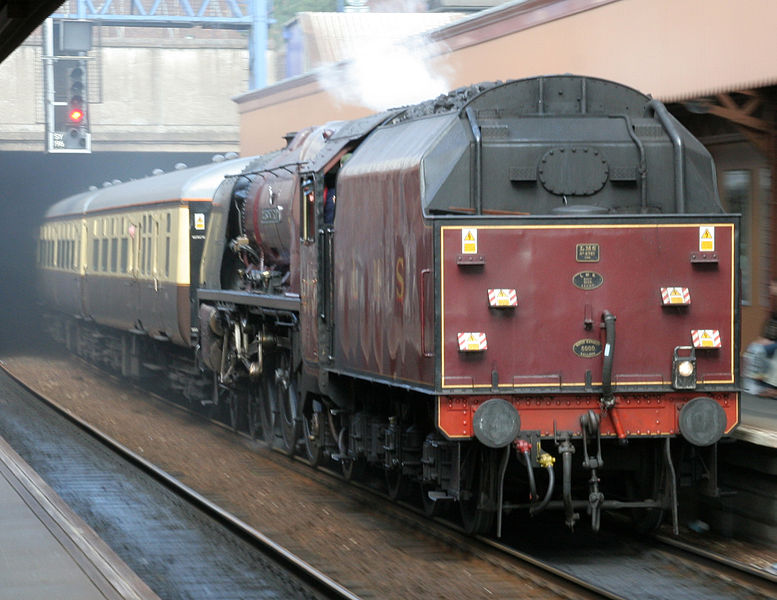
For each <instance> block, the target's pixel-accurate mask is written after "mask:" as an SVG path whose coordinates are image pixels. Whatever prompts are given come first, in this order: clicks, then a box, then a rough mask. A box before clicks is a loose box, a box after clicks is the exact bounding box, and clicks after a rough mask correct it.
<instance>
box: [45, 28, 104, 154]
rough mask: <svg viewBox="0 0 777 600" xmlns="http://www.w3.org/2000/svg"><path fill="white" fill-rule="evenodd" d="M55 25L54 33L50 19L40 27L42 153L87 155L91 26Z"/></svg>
mask: <svg viewBox="0 0 777 600" xmlns="http://www.w3.org/2000/svg"><path fill="white" fill-rule="evenodd" d="M57 25H58V31H56V32H55V31H54V22H53V21H52V19H47V20H46V22H45V24H44V36H45V39H44V45H45V55H46V56H45V73H44V80H45V89H46V95H45V105H46V106H45V109H46V151H47V152H49V153H90V152H91V151H92V134H91V132H90V131H89V100H88V92H89V85H88V73H89V69H88V58H87V56H86V53H87V52H88V51H89V50H90V49H91V47H92V42H91V23H90V22H89V21H64V20H61V21H58V22H57ZM55 34H56V35H55ZM55 42H56V43H55Z"/></svg>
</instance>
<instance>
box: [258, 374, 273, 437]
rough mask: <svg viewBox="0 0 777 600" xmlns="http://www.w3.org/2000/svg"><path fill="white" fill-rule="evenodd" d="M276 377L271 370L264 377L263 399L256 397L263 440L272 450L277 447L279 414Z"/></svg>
mask: <svg viewBox="0 0 777 600" xmlns="http://www.w3.org/2000/svg"><path fill="white" fill-rule="evenodd" d="M274 377H275V371H274V370H272V369H270V370H268V371H266V372H265V373H264V375H262V390H263V393H262V395H261V397H259V396H258V394H257V395H256V396H255V399H256V402H257V411H258V414H259V422H260V423H261V426H262V440H263V441H264V442H265V443H266V444H267V445H268V446H270V448H272V447H273V446H274V445H275V425H276V421H277V420H276V418H275V415H276V414H277V410H276V406H277V398H276V396H275V391H276V390H275V381H273V380H272V378H274Z"/></svg>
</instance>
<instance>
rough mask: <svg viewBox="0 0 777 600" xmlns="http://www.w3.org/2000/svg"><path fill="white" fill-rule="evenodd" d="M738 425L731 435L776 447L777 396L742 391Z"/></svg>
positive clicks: (761, 444) (760, 444)
mask: <svg viewBox="0 0 777 600" xmlns="http://www.w3.org/2000/svg"><path fill="white" fill-rule="evenodd" d="M740 412H741V416H740V423H739V427H737V428H736V429H735V430H734V432H733V435H732V436H731V437H733V438H735V439H738V440H744V441H746V442H751V443H753V444H757V445H759V446H768V447H770V448H777V398H764V397H762V396H754V395H752V394H747V393H744V392H743V393H742V398H741V411H740Z"/></svg>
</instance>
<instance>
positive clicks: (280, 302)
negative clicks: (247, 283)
mask: <svg viewBox="0 0 777 600" xmlns="http://www.w3.org/2000/svg"><path fill="white" fill-rule="evenodd" d="M197 298H198V299H199V300H200V301H208V302H226V303H230V304H240V305H243V306H257V307H261V308H270V309H274V310H287V311H289V312H299V309H300V299H299V296H298V295H297V294H294V295H290V294H285V295H279V294H259V293H253V292H243V291H239V290H205V289H199V290H197Z"/></svg>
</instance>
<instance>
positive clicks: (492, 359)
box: [39, 75, 740, 534]
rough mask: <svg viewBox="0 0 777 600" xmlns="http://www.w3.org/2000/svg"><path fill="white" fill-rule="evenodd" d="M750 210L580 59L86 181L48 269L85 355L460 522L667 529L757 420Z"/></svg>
mask: <svg viewBox="0 0 777 600" xmlns="http://www.w3.org/2000/svg"><path fill="white" fill-rule="evenodd" d="M738 230H739V218H738V216H736V215H730V214H725V213H724V211H723V209H722V208H721V205H720V203H719V199H718V196H717V187H716V180H715V170H714V165H713V163H712V160H711V157H710V155H709V153H708V152H707V151H706V150H705V149H704V147H703V146H702V145H701V144H700V143H699V142H698V141H697V140H696V139H694V137H693V136H692V135H691V134H690V133H689V132H688V131H686V130H685V129H684V128H683V126H682V125H681V124H680V123H679V122H678V121H677V120H675V119H674V118H673V117H672V115H671V114H670V113H669V112H668V111H667V109H666V108H665V106H664V105H663V104H661V103H660V102H658V101H656V100H652V99H650V98H649V97H648V96H645V95H643V94H641V93H639V92H637V91H635V90H633V89H631V88H628V87H625V86H623V85H619V84H617V83H613V82H610V81H605V80H601V79H596V78H590V77H583V76H572V75H564V76H545V77H533V78H529V79H523V80H516V81H509V82H506V83H492V84H479V85H474V86H470V87H466V88H462V89H459V90H456V91H454V92H452V93H450V94H448V95H444V96H441V97H439V98H437V99H435V100H431V101H428V102H424V103H421V104H418V105H414V106H410V107H404V108H399V109H396V110H390V111H386V112H384V113H380V114H375V115H372V116H369V117H366V118H362V119H358V120H354V121H343V122H331V123H327V124H324V125H321V126H317V127H311V128H308V129H306V130H304V131H299V132H297V133H295V134H292V135H289V136H288V138H287V145H286V147H285V148H283V149H282V150H279V151H277V152H274V153H271V154H268V155H264V156H259V157H252V158H239V159H235V160H229V161H224V162H220V163H214V164H211V165H207V166H202V167H197V168H192V169H186V170H182V171H176V172H172V173H168V174H163V175H159V176H155V177H149V178H146V179H143V180H138V181H131V182H128V183H123V184H120V185H114V186H110V187H103V188H101V189H96V190H92V191H89V192H85V193H83V194H79V195H76V196H73V197H71V198H67V199H65V200H63V201H61V202H59V203H58V204H56V205H54V206H53V207H52V208H51V209H50V210H49V211H48V213H47V214H46V217H45V221H44V223H43V224H42V226H41V230H40V242H39V265H40V273H41V284H42V287H41V293H42V295H43V297H44V298H45V300H46V302H47V303H48V305H49V307H50V308H51V309H53V314H54V315H55V318H54V319H53V320H52V322H53V328H54V329H55V330H56V331H57V332H58V336H59V339H61V340H62V341H63V343H64V344H66V345H67V346H68V347H69V348H71V349H72V350H74V351H75V352H78V353H79V354H82V355H84V356H86V357H88V358H91V359H92V360H95V361H101V362H104V363H107V364H109V365H111V366H112V367H114V368H115V369H117V370H120V371H121V372H122V373H124V374H125V375H127V376H134V377H143V376H148V375H149V374H152V373H163V374H164V375H165V377H167V379H168V380H169V381H170V383H171V385H173V386H175V387H176V389H178V390H180V391H181V393H182V394H183V396H184V397H185V398H187V399H188V400H189V401H190V402H192V403H194V404H196V405H198V406H201V405H209V406H212V407H224V410H225V411H226V415H227V417H228V418H229V419H230V422H231V423H232V424H233V425H234V426H235V427H242V428H246V429H247V430H248V431H249V432H250V433H251V434H252V435H254V436H257V437H260V438H262V439H264V440H265V441H266V442H267V443H269V444H272V445H276V446H278V447H280V448H281V449H282V450H283V451H285V452H287V453H288V454H289V455H293V454H295V453H300V454H303V455H304V456H306V457H307V460H308V461H309V462H310V463H311V464H312V465H318V464H320V463H321V462H322V461H325V460H326V461H330V462H331V461H333V462H334V463H335V464H339V468H341V469H342V472H343V474H344V476H345V477H346V478H348V479H350V478H353V477H358V476H359V475H360V474H361V473H363V472H364V470H365V469H370V470H371V471H372V472H375V470H376V469H378V470H379V471H382V472H383V473H384V475H385V480H386V489H387V490H388V493H389V494H390V495H391V496H392V497H394V498H398V497H403V496H405V495H406V494H408V493H411V492H412V490H414V489H415V490H420V495H421V500H422V502H423V505H424V507H425V509H426V510H427V511H428V512H429V513H430V514H434V513H436V512H439V511H440V510H441V509H443V508H445V507H448V508H453V507H458V511H459V512H460V515H461V520H462V523H463V525H464V527H465V529H466V530H467V531H468V532H473V533H482V532H494V531H496V532H497V533H498V534H501V530H502V522H503V516H504V515H506V514H508V513H511V512H514V511H518V510H524V511H528V512H529V513H530V514H533V515H534V514H539V513H541V512H543V511H549V510H558V511H560V512H561V513H562V514H563V517H564V520H565V522H566V523H567V524H568V525H569V526H570V527H573V526H574V525H575V523H576V522H577V521H578V520H579V519H580V515H581V513H583V512H585V513H586V514H587V515H588V518H589V519H590V524H591V527H592V529H594V530H597V529H598V528H599V524H600V520H601V516H602V514H603V512H605V511H610V510H613V511H615V510H622V511H626V513H628V514H629V515H631V516H632V517H634V519H635V521H637V522H638V524H639V525H640V526H641V527H654V526H656V525H657V524H658V523H660V521H661V519H662V517H663V515H664V514H665V512H666V511H668V512H669V513H670V514H671V515H672V517H673V521H674V524H675V527H676V524H677V512H678V500H677V499H678V480H679V479H680V478H679V470H682V471H681V472H682V474H683V478H682V479H683V481H686V480H689V479H694V478H695V479H697V480H699V481H700V482H702V483H703V482H707V483H708V484H709V485H708V486H707V487H708V488H709V489H707V490H706V491H707V492H710V493H714V492H715V490H714V482H715V469H716V466H715V465H716V462H715V458H716V454H715V448H716V443H717V442H718V440H719V439H720V438H721V437H722V436H723V435H725V434H727V433H728V432H730V431H731V430H732V429H733V428H734V427H735V426H736V425H737V423H738V419H739V391H738V390H739V362H738V360H739V359H738V356H739V341H738V340H739V327H740V325H739V314H738V310H737V307H738V305H739V289H738V277H737V266H738ZM616 331H617V337H616ZM557 463H558V464H557Z"/></svg>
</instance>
